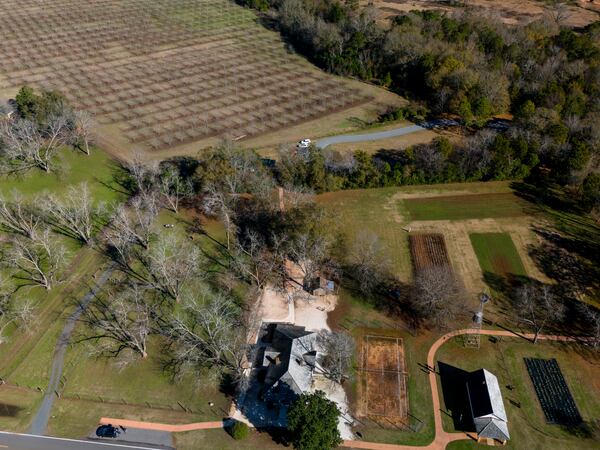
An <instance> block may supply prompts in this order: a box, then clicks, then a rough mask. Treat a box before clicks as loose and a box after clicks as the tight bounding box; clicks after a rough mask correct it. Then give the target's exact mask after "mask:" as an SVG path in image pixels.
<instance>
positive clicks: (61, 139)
mask: <svg viewBox="0 0 600 450" xmlns="http://www.w3.org/2000/svg"><path fill="white" fill-rule="evenodd" d="M69 139H70V132H69V127H68V120H67V117H66V115H65V114H58V115H54V116H52V117H50V119H49V120H48V124H47V126H46V127H45V128H44V129H40V128H39V127H38V125H37V124H36V123H34V122H33V121H30V120H27V119H16V120H11V121H2V122H0V142H2V147H1V148H0V151H1V153H2V156H3V163H4V165H5V168H4V170H5V171H6V172H12V173H14V172H22V171H26V170H29V169H32V168H35V167H37V168H39V169H41V170H43V171H45V172H50V170H51V168H52V160H53V159H54V157H55V156H56V154H57V152H58V150H59V149H60V147H61V146H63V145H64V144H66V143H67V142H69Z"/></svg>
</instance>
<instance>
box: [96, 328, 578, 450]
mask: <svg viewBox="0 0 600 450" xmlns="http://www.w3.org/2000/svg"><path fill="white" fill-rule="evenodd" d="M477 332H478V331H477V330H473V329H465V330H456V331H452V332H450V333H447V334H445V335H443V336H442V337H440V338H439V339H438V340H437V341H435V342H434V343H433V345H432V346H431V348H430V349H429V352H428V353H427V364H428V365H429V367H432V368H433V367H435V354H436V353H437V351H438V349H439V348H440V347H441V346H442V345H443V344H444V343H445V342H446V341H447V340H448V339H450V338H453V337H455V336H460V335H462V334H473V333H477ZM480 332H481V334H483V335H487V336H506V337H520V338H524V339H530V340H533V337H534V335H533V334H516V333H513V332H512V331H504V330H481V331H480ZM538 339H544V340H552V341H565V342H569V341H574V340H576V339H575V338H572V337H569V336H554V335H540V336H538ZM429 383H430V385H431V396H432V400H433V417H434V422H435V438H434V439H433V442H431V444H429V445H425V446H415V445H397V444H382V443H379V442H366V441H344V442H343V444H342V446H343V447H348V448H360V449H371V450H444V449H445V448H446V445H448V444H449V443H450V442H453V441H459V440H465V439H475V436H474V435H473V434H469V433H449V432H447V431H444V428H443V426H442V414H441V411H442V409H441V406H440V396H439V392H438V386H437V380H436V374H435V372H434V371H431V372H429ZM100 424H101V425H107V424H112V425H117V426H118V425H122V426H124V427H126V428H128V427H129V428H141V429H145V430H157V431H168V432H171V433H180V432H183V431H193V430H207V429H213V428H223V426H224V422H223V421H218V422H197V423H188V424H183V425H169V424H165V423H154V422H141V421H137V420H126V419H114V418H110V417H102V418H101V419H100Z"/></svg>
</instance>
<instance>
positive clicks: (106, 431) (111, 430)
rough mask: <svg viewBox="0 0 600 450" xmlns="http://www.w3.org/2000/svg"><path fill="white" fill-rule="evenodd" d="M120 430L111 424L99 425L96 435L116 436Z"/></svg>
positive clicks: (104, 436)
mask: <svg viewBox="0 0 600 450" xmlns="http://www.w3.org/2000/svg"><path fill="white" fill-rule="evenodd" d="M119 433H120V431H119V430H118V429H117V428H115V427H113V426H112V425H111V424H108V425H100V426H99V427H98V429H97V430H96V436H98V437H103V438H116V437H117V436H118V435H119Z"/></svg>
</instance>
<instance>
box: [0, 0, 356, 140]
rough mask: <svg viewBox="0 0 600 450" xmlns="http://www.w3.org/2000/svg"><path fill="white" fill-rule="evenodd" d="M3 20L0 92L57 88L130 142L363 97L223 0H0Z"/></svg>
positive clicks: (255, 121) (238, 126)
mask: <svg viewBox="0 0 600 450" xmlns="http://www.w3.org/2000/svg"><path fill="white" fill-rule="evenodd" d="M0 29H2V46H0V96H8V95H14V93H15V92H16V90H17V89H18V88H19V87H20V86H22V85H25V84H27V85H31V86H33V87H35V88H38V89H54V90H58V91H60V92H62V93H63V94H64V95H65V96H66V97H67V99H68V100H69V102H71V104H73V105H74V106H75V107H77V108H80V109H85V110H88V111H90V112H91V113H93V114H95V115H96V117H97V120H98V121H99V122H100V123H101V124H102V125H103V129H102V130H101V131H103V133H102V134H103V138H104V139H108V140H110V143H112V144H113V145H112V146H111V147H114V146H115V145H118V146H119V147H127V149H128V150H130V151H135V150H140V151H146V150H162V149H169V148H172V147H175V146H178V145H183V144H186V143H191V142H196V141H201V140H203V139H205V138H210V137H225V136H229V137H231V138H239V137H243V136H252V135H257V134H261V133H264V132H268V131H273V130H277V129H281V128H285V127H288V126H290V125H293V124H295V123H300V122H304V121H308V120H311V119H315V118H318V117H321V116H323V115H327V114H329V113H332V112H335V111H339V110H343V109H346V108H349V107H351V106H353V105H357V104H359V103H362V102H364V101H365V100H366V98H365V97H364V96H363V94H362V93H360V92H357V91H355V90H350V89H349V88H348V87H347V86H346V85H345V84H344V82H343V81H341V80H339V79H337V78H334V77H331V76H328V75H326V74H324V73H323V72H321V71H319V70H317V69H316V68H314V67H313V66H311V65H310V64H308V63H307V62H306V61H305V60H303V59H302V58H300V57H299V56H296V55H294V54H293V53H292V52H290V51H289V50H288V49H286V46H285V44H284V42H283V41H282V40H281V38H280V37H279V35H278V34H277V33H275V32H272V31H268V30H267V29H266V28H264V27H263V26H261V25H260V24H258V23H257V18H256V16H255V15H254V13H253V12H251V11H250V10H248V9H244V8H242V7H240V6H238V5H236V4H234V3H233V2H231V1H229V0H180V1H176V2H174V1H170V0H156V1H152V2H148V1H146V0H90V1H80V0H53V1H49V0H46V1H42V2H40V1H35V0H0ZM106 136H109V137H106ZM121 151H123V150H121Z"/></svg>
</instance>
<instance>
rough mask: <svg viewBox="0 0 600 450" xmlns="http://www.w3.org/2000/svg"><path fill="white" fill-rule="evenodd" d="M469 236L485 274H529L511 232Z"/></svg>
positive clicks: (472, 234)
mask: <svg viewBox="0 0 600 450" xmlns="http://www.w3.org/2000/svg"><path fill="white" fill-rule="evenodd" d="M469 238H470V239H471V244H472V245H473V249H474V250H475V254H476V255H477V259H478V261H479V265H480V266H481V271H482V272H483V273H484V274H485V273H493V274H496V275H500V276H507V275H518V276H526V275H527V272H526V271H525V267H524V266H523V262H522V261H521V258H520V256H519V253H518V252H517V248H516V247H515V244H514V242H513V240H512V239H511V237H510V234H508V233H471V234H469Z"/></svg>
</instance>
